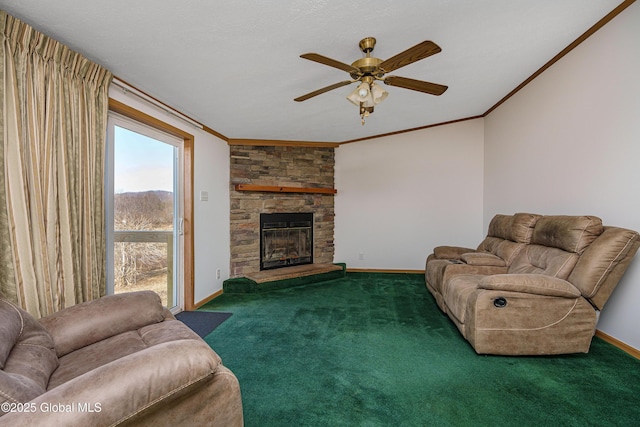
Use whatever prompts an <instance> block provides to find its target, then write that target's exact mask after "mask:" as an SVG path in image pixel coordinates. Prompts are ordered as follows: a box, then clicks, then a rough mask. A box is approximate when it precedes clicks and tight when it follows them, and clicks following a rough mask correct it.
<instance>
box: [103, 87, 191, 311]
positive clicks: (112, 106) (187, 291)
mask: <svg viewBox="0 0 640 427" xmlns="http://www.w3.org/2000/svg"><path fill="white" fill-rule="evenodd" d="M109 110H110V111H113V112H115V113H118V114H121V115H123V116H125V117H128V118H130V119H133V120H136V121H138V122H140V123H143V124H145V125H147V126H151V127H152V128H155V129H158V130H161V131H163V132H166V133H168V134H170V135H173V136H175V137H177V138H181V139H182V140H183V141H184V146H183V165H182V167H183V174H184V176H183V188H182V190H183V194H184V196H183V198H184V200H183V203H184V206H183V243H184V246H183V249H184V250H183V258H184V259H183V268H182V274H183V280H182V281H183V286H184V292H183V297H184V309H185V310H187V311H189V310H194V309H195V302H194V289H193V287H194V238H193V159H194V156H193V148H194V136H193V135H191V134H190V133H187V132H185V131H183V130H182V129H179V128H177V127H175V126H172V125H170V124H168V123H165V122H163V121H162V120H160V119H157V118H155V117H153V116H150V115H148V114H146V113H143V112H142V111H139V110H136V109H135V108H133V107H130V106H128V105H126V104H124V103H122V102H120V101H117V100H115V99H113V98H109Z"/></svg>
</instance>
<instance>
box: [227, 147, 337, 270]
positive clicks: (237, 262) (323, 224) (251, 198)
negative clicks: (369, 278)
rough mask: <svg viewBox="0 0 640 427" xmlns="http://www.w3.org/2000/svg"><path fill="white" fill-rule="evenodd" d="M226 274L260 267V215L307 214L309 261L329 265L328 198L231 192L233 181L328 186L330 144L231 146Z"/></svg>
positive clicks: (330, 221)
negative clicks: (311, 223) (310, 237)
mask: <svg viewBox="0 0 640 427" xmlns="http://www.w3.org/2000/svg"><path fill="white" fill-rule="evenodd" d="M230 152H231V154H230V175H231V176H230V185H231V188H230V195H231V266H230V272H231V277H243V276H244V275H245V274H247V273H251V272H256V271H259V270H260V253H259V252H260V213H276V212H313V213H314V228H313V239H314V247H313V261H314V262H315V263H332V262H333V255H334V247H333V229H334V200H333V199H334V196H333V195H325V194H314V193H268V192H252V191H236V190H235V184H252V185H271V186H283V187H307V188H333V186H334V166H335V156H334V154H335V152H334V148H325V147H318V148H316V147H289V146H253V145H231V147H230Z"/></svg>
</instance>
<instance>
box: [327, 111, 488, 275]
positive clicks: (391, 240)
mask: <svg viewBox="0 0 640 427" xmlns="http://www.w3.org/2000/svg"><path fill="white" fill-rule="evenodd" d="M381 119H382V117H381ZM483 132H484V131H483V119H475V120H469V121H464V122H459V123H455V124H450V125H446V126H439V127H434V128H429V129H424V130H421V131H416V132H409V133H404V134H399V135H395V136H390V137H384V138H378V139H374V140H367V141H362V142H355V143H350V144H343V145H341V146H340V147H338V148H337V149H336V168H335V185H336V189H337V190H338V193H337V195H336V196H335V197H336V198H335V262H345V263H346V264H347V267H348V268H370V269H393V270H422V269H424V263H425V260H426V257H427V255H429V254H430V253H431V252H432V251H433V248H434V247H435V246H437V245H442V244H456V245H464V246H471V247H476V246H477V245H478V243H479V242H480V241H481V240H482V239H483V237H484V235H483V229H482V194H483V189H482V187H483V161H484V160H483V150H484V148H483ZM360 254H362V258H363V259H360Z"/></svg>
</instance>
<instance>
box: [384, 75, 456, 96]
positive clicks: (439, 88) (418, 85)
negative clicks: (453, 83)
mask: <svg viewBox="0 0 640 427" xmlns="http://www.w3.org/2000/svg"><path fill="white" fill-rule="evenodd" d="M384 82H385V84H388V85H389V86H397V87H402V88H405V89H411V90H417V91H418V92H424V93H428V94H430V95H442V94H443V93H444V91H445V90H447V89H448V86H444V85H439V84H437V83H431V82H425V81H422V80H414V79H408V78H406V77H398V76H388V77H386V78H385V79H384Z"/></svg>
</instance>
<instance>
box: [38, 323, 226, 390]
mask: <svg viewBox="0 0 640 427" xmlns="http://www.w3.org/2000/svg"><path fill="white" fill-rule="evenodd" d="M189 339H190V340H199V339H200V338H199V337H198V335H197V334H196V333H195V332H193V331H192V330H191V329H189V327H187V326H186V325H185V324H184V323H182V322H180V321H179V320H165V321H164V322H160V323H155V324H152V325H149V326H145V327H142V328H140V329H138V330H135V331H128V332H123V333H121V334H118V335H115V336H113V337H109V338H105V339H104V340H102V341H98V342H97V343H94V344H91V345H88V346H86V347H83V348H80V349H78V350H76V351H73V352H71V353H69V354H67V355H65V356H63V357H61V358H60V367H59V368H58V369H56V371H55V372H54V373H53V375H51V381H50V382H49V387H48V389H49V390H50V389H53V388H55V387H57V386H59V385H61V384H64V383H66V382H67V381H70V380H72V379H74V378H76V377H78V376H80V375H82V374H85V373H87V372H90V371H92V370H94V369H97V368H99V367H100V366H103V365H106V364H107V363H110V362H113V361H114V360H118V359H120V358H122V357H126V356H128V355H130V354H133V353H136V352H139V351H142V350H144V349H146V348H149V347H153V346H155V345H159V344H162V343H166V342H171V341H178V340H189ZM216 357H217V356H216Z"/></svg>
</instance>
